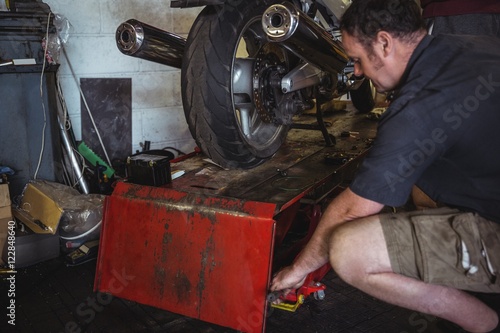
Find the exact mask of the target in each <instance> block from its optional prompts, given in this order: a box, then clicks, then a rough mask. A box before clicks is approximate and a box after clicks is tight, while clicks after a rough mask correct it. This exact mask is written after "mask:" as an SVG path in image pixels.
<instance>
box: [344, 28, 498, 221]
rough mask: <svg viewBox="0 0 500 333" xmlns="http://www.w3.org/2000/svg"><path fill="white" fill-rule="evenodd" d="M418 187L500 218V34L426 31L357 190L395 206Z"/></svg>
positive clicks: (382, 124)
mask: <svg viewBox="0 0 500 333" xmlns="http://www.w3.org/2000/svg"><path fill="white" fill-rule="evenodd" d="M414 184H416V185H417V186H419V187H420V188H421V189H422V190H423V191H424V192H425V193H426V194H427V195H429V196H430V197H431V198H432V199H433V200H435V201H438V202H440V203H443V204H446V205H449V206H452V207H458V208H461V209H463V210H466V211H474V212H478V213H479V214H480V215H482V216H483V217H485V218H488V219H490V220H492V221H495V222H498V223H500V39H498V38H490V37H477V36H474V37H473V36H457V35H454V36H452V35H438V36H435V37H433V36H426V37H425V38H424V39H423V40H422V42H421V43H420V44H419V45H418V47H417V48H416V49H415V51H414V52H413V54H412V56H411V58H410V61H409V63H408V66H407V68H406V70H405V73H404V75H403V78H402V81H401V84H400V87H399V88H398V89H397V91H396V94H395V99H394V100H393V102H392V103H391V105H390V106H389V108H388V109H387V111H386V112H385V113H384V114H383V116H382V118H381V120H380V123H379V126H378V131H377V138H376V140H375V142H374V145H373V147H372V148H371V149H370V152H369V153H368V155H367V156H366V158H365V159H364V161H363V164H362V165H361V167H360V170H359V171H358V174H357V176H356V178H355V180H354V181H353V183H352V184H351V185H350V189H351V190H352V191H353V192H354V193H356V194H358V195H360V196H362V197H364V198H367V199H370V200H373V201H376V202H379V203H382V204H385V205H388V206H400V205H402V204H404V203H405V202H406V201H407V200H408V197H409V195H410V193H411V189H412V186H413V185H414Z"/></svg>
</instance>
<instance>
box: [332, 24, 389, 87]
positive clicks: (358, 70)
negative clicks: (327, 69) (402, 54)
mask: <svg viewBox="0 0 500 333" xmlns="http://www.w3.org/2000/svg"><path fill="white" fill-rule="evenodd" d="M342 44H343V45H344V49H345V51H346V52H347V55H348V56H349V57H350V58H351V59H352V61H353V62H354V74H355V75H356V76H361V75H364V76H365V77H367V78H369V79H370V80H371V81H372V84H373V86H374V87H375V89H377V91H378V92H387V91H390V90H392V89H393V88H394V87H395V86H396V84H397V80H395V79H394V78H393V75H391V72H390V70H389V68H388V67H389V66H388V64H387V61H386V59H385V58H384V54H383V52H381V51H380V50H379V48H377V47H373V48H372V49H371V50H369V49H367V48H366V47H364V46H363V44H361V43H360V42H359V41H358V39H357V38H355V37H353V36H351V35H349V34H348V33H346V32H342Z"/></svg>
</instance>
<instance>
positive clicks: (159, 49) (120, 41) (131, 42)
mask: <svg viewBox="0 0 500 333" xmlns="http://www.w3.org/2000/svg"><path fill="white" fill-rule="evenodd" d="M116 45H117V46H118V49H119V50H120V51H121V52H122V53H123V54H126V55H129V56H132V57H136V58H141V59H144V60H149V61H153V62H156V63H159V64H162V65H167V66H172V67H176V68H181V67H182V57H183V55H184V48H185V45H186V39H185V38H183V37H181V36H178V35H176V34H173V33H170V32H168V31H164V30H160V29H158V28H155V27H153V26H150V25H147V24H145V23H142V22H140V21H137V20H134V19H132V20H128V21H126V22H124V23H122V24H120V26H118V28H117V29H116Z"/></svg>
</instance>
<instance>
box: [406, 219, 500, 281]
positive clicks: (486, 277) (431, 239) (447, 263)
mask: <svg viewBox="0 0 500 333" xmlns="http://www.w3.org/2000/svg"><path fill="white" fill-rule="evenodd" d="M412 220H413V222H414V226H415V238H416V241H417V244H418V246H419V248H420V254H421V258H420V260H417V261H418V262H417V266H418V267H419V270H420V274H421V277H422V279H423V281H425V282H428V283H434V284H444V285H449V286H455V287H457V288H461V289H464V287H465V286H468V285H484V284H491V283H492V282H493V281H492V275H491V274H489V272H488V271H487V267H485V266H486V265H485V263H486V261H485V260H484V258H483V256H482V247H483V246H482V242H481V236H480V233H479V229H478V226H477V216H475V215H474V214H473V213H462V212H460V213H452V214H444V215H431V216H422V215H420V216H414V217H413V218H412ZM465 289H467V288H465Z"/></svg>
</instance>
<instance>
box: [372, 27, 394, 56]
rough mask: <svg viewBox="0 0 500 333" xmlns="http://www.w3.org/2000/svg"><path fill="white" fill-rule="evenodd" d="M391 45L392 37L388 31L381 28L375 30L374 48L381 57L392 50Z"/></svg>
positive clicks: (392, 44) (392, 45)
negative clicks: (377, 30)
mask: <svg viewBox="0 0 500 333" xmlns="http://www.w3.org/2000/svg"><path fill="white" fill-rule="evenodd" d="M393 47H394V39H393V38H392V35H391V34H390V33H388V32H387V31H383V30H381V31H379V32H377V36H376V37H375V43H374V48H375V49H376V50H377V52H378V54H379V55H380V56H381V57H387V56H388V55H389V54H390V53H391V52H392V49H393Z"/></svg>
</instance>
